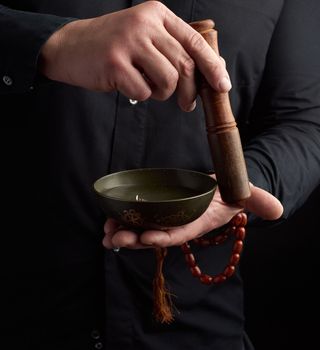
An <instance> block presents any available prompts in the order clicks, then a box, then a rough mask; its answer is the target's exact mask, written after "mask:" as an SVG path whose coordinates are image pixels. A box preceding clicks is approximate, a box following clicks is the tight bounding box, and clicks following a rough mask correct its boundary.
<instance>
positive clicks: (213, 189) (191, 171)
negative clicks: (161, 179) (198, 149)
mask: <svg viewBox="0 0 320 350" xmlns="http://www.w3.org/2000/svg"><path fill="white" fill-rule="evenodd" d="M153 170H168V171H171V170H175V171H183V172H186V173H195V174H197V175H201V176H206V177H208V178H209V179H211V181H212V182H213V187H212V189H211V190H209V191H206V192H203V193H201V194H198V195H196V196H190V197H185V198H178V199H166V200H157V201H137V200H123V199H120V198H116V197H112V196H105V195H103V194H102V193H101V192H100V191H98V190H97V188H96V186H97V183H98V182H101V181H103V180H104V179H105V178H107V177H111V176H113V175H116V174H120V173H121V174H124V173H130V172H139V171H141V172H142V171H153ZM217 186H218V183H217V180H215V179H214V178H212V177H211V176H210V175H209V174H206V173H203V172H200V171H196V170H189V169H183V168H137V169H128V170H121V171H117V172H114V173H110V174H107V175H105V176H102V177H100V178H98V179H97V180H96V181H95V182H94V183H93V189H94V191H95V193H96V194H98V195H99V196H100V197H101V198H106V199H111V200H114V201H118V202H127V203H136V204H138V203H139V204H142V205H148V204H155V203H174V202H183V201H187V200H191V199H196V198H199V197H204V196H206V195H209V194H210V193H214V192H215V190H216V189H217Z"/></svg>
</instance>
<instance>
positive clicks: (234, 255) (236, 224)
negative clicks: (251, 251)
mask: <svg viewBox="0 0 320 350" xmlns="http://www.w3.org/2000/svg"><path fill="white" fill-rule="evenodd" d="M246 224H247V215H246V214H245V213H239V214H237V215H235V216H234V217H233V218H232V219H231V220H230V222H229V226H228V227H227V228H226V230H225V231H224V232H223V233H221V234H219V235H217V236H214V237H210V238H196V239H194V240H193V242H194V243H196V244H198V245H199V246H201V247H209V246H212V245H214V246H216V245H220V244H222V243H223V242H225V241H226V240H227V239H228V238H229V237H230V236H231V235H234V236H235V238H236V240H235V242H234V244H233V247H232V252H231V256H230V259H229V262H228V264H227V266H226V267H225V269H224V270H223V272H221V273H219V274H218V275H216V276H210V275H207V274H205V273H202V271H201V269H200V268H199V266H198V265H197V263H196V259H195V257H194V255H193V254H192V251H191V248H190V244H189V243H188V242H186V243H184V244H183V245H182V246H181V249H182V251H183V253H184V255H185V259H186V263H187V265H188V267H189V268H190V271H191V273H192V275H193V276H194V277H197V278H199V280H200V282H201V283H203V284H206V285H211V284H220V283H222V282H224V281H226V280H227V279H228V278H230V277H231V276H232V275H233V274H234V273H235V270H236V266H237V264H238V263H239V260H240V254H241V252H242V249H243V241H244V239H245V236H246V229H245V226H246Z"/></svg>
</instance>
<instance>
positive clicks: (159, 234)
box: [103, 186, 283, 249]
mask: <svg viewBox="0 0 320 350" xmlns="http://www.w3.org/2000/svg"><path fill="white" fill-rule="evenodd" d="M243 210H247V211H249V212H251V213H254V214H256V215H257V216H259V217H261V218H263V219H265V220H276V219H278V218H280V216H281V215H282V213H283V208H282V205H281V203H280V202H279V201H278V200H277V199H276V198H275V197H274V196H272V195H271V194H270V193H268V192H266V191H264V190H262V189H260V188H258V187H254V186H252V188H251V197H250V198H249V199H247V200H246V201H245V202H243V203H241V205H239V206H237V205H236V206H232V205H228V204H226V203H224V202H223V201H222V199H221V196H220V193H219V190H217V191H216V192H215V195H214V197H213V200H212V202H211V204H210V206H209V208H208V209H207V210H206V212H205V213H204V214H203V215H202V216H200V217H199V218H198V219H197V220H195V221H193V222H191V223H189V224H187V225H184V226H180V227H175V228H172V229H168V230H165V231H159V230H149V231H145V232H143V233H142V234H140V235H138V234H136V233H135V232H133V231H129V230H127V229H123V228H121V227H120V226H119V224H118V223H117V222H115V221H114V220H112V219H109V220H107V221H106V223H105V226H104V232H105V237H104V239H103V245H104V246H105V247H106V248H109V249H111V248H115V247H126V248H131V249H139V248H148V247H168V246H173V245H182V244H183V243H185V242H187V241H190V240H192V239H194V238H198V237H201V236H202V235H204V234H205V233H208V232H210V231H212V230H214V229H216V228H218V227H220V226H223V225H225V224H226V223H228V222H229V221H230V220H231V218H232V217H233V216H234V215H236V214H237V213H239V212H241V211H243Z"/></svg>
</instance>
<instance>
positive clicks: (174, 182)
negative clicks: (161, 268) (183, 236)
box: [94, 168, 217, 229]
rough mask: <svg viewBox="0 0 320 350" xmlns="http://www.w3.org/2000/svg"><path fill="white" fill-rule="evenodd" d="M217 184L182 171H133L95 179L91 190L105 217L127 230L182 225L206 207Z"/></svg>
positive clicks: (193, 173)
mask: <svg viewBox="0 0 320 350" xmlns="http://www.w3.org/2000/svg"><path fill="white" fill-rule="evenodd" d="M216 186H217V183H216V181H215V180H214V179H213V178H211V177H210V176H209V175H206V174H204V173H200V172H196V171H190V170H184V169H171V168H169V169H161V168H152V169H135V170H126V171H121V172H117V173H113V174H110V175H107V176H104V177H102V178H100V179H98V180H97V181H96V182H95V183H94V190H95V192H96V193H97V195H98V200H99V202H100V205H101V208H102V210H103V211H104V212H105V214H106V215H107V217H111V218H114V219H115V220H117V221H118V222H120V223H121V224H122V225H125V226H126V227H130V228H142V229H164V228H169V227H174V226H181V225H185V224H187V223H189V222H191V221H194V220H195V219H197V218H198V217H199V216H200V215H201V214H203V213H204V212H205V210H206V209H207V208H208V206H209V204H210V202H211V200H212V197H213V195H214V191H215V189H216Z"/></svg>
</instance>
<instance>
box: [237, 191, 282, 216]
mask: <svg viewBox="0 0 320 350" xmlns="http://www.w3.org/2000/svg"><path fill="white" fill-rule="evenodd" d="M241 205H242V206H243V207H244V208H245V209H246V210H247V211H249V212H251V213H253V214H255V215H257V216H259V217H260V218H262V219H264V220H277V219H279V218H280V217H281V215H282V214H283V206H282V204H281V203H280V201H279V200H278V199H277V198H276V197H274V196H273V195H272V194H270V193H269V192H267V191H265V190H263V189H261V188H259V187H255V186H252V187H251V197H250V198H248V199H247V200H245V201H244V202H242V203H241Z"/></svg>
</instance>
